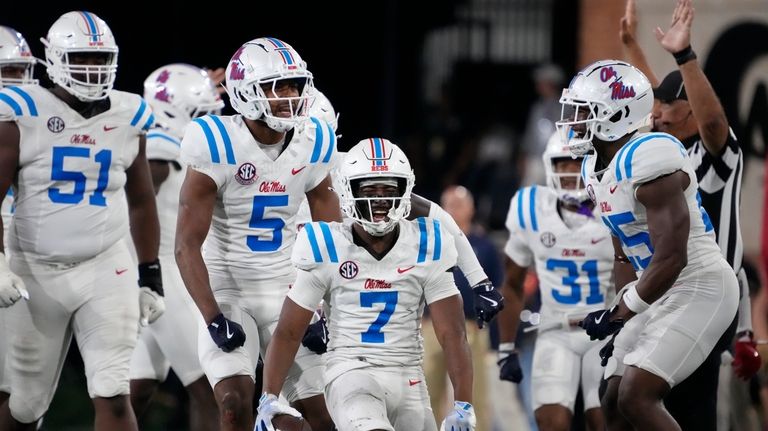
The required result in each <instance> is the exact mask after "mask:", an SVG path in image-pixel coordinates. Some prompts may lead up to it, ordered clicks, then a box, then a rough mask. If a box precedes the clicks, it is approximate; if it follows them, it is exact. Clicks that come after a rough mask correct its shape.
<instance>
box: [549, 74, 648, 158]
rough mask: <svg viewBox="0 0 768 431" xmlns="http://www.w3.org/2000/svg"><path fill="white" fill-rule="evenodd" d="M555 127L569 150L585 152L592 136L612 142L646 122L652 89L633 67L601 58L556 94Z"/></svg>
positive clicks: (643, 76)
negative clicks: (558, 111)
mask: <svg viewBox="0 0 768 431" xmlns="http://www.w3.org/2000/svg"><path fill="white" fill-rule="evenodd" d="M560 103H561V104H562V105H563V107H562V114H561V116H560V121H558V122H557V128H558V130H559V131H560V133H561V136H562V139H563V141H565V142H566V143H567V145H568V147H569V148H570V149H571V152H572V153H573V154H575V155H578V156H583V155H585V154H586V153H587V152H588V151H589V150H590V149H591V148H592V139H593V138H597V139H599V140H601V141H606V142H613V141H616V140H618V139H619V138H621V137H622V136H625V135H627V134H629V133H632V132H634V131H636V130H638V129H639V128H640V127H642V126H643V125H645V124H647V121H648V117H649V116H650V115H651V110H652V108H653V90H652V89H651V83H650V82H649V81H648V78H646V77H645V75H643V72H641V71H640V70H638V69H637V68H636V67H634V66H632V65H630V64H628V63H625V62H623V61H619V60H602V61H598V62H595V63H592V64H590V65H589V66H587V67H586V68H584V70H582V71H581V72H579V73H578V74H576V76H575V77H574V78H573V80H571V83H570V85H569V86H568V88H565V89H563V94H562V96H561V97H560Z"/></svg>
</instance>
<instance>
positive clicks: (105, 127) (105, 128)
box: [104, 126, 118, 132]
mask: <svg viewBox="0 0 768 431" xmlns="http://www.w3.org/2000/svg"><path fill="white" fill-rule="evenodd" d="M117 128H118V126H112V127H107V126H104V131H105V132H109V131H110V130H115V129H117Z"/></svg>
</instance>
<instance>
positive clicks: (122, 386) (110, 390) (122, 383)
mask: <svg viewBox="0 0 768 431" xmlns="http://www.w3.org/2000/svg"><path fill="white" fill-rule="evenodd" d="M129 393H130V383H129V380H128V374H127V373H126V374H124V375H122V376H118V375H116V373H115V372H111V371H106V370H105V371H99V372H97V373H96V374H94V376H93V378H91V379H90V380H89V382H88V395H90V397H91V398H112V397H116V396H118V395H128V394H129Z"/></svg>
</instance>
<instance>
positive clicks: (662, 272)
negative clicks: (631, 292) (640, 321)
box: [637, 249, 688, 304]
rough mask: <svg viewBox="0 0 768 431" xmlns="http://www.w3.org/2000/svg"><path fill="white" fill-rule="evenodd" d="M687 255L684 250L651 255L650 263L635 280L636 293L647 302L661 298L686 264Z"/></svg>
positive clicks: (650, 302) (651, 302)
mask: <svg viewBox="0 0 768 431" xmlns="http://www.w3.org/2000/svg"><path fill="white" fill-rule="evenodd" d="M687 261H688V256H687V253H686V251H685V250H682V251H678V253H664V254H662V253H658V249H657V253H656V254H654V255H653V258H652V259H651V263H650V265H648V268H646V270H645V271H643V275H642V276H641V277H640V280H639V281H638V282H637V293H638V295H640V298H642V299H643V300H644V301H645V302H646V303H647V304H653V303H654V302H656V300H657V299H659V298H661V297H662V296H663V295H664V294H665V293H666V292H667V291H668V290H669V289H670V288H671V287H672V286H673V285H674V284H675V281H677V278H678V276H680V273H681V272H682V271H683V268H685V265H686V264H687Z"/></svg>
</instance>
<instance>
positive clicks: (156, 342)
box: [131, 64, 224, 430]
mask: <svg viewBox="0 0 768 431" xmlns="http://www.w3.org/2000/svg"><path fill="white" fill-rule="evenodd" d="M144 99H145V100H146V101H147V103H149V106H150V107H151V108H152V112H153V113H154V115H155V124H154V126H153V127H152V128H151V129H150V130H149V132H148V134H147V159H148V160H149V168H150V171H151V173H152V181H153V184H154V189H155V194H156V199H157V211H158V216H159V218H160V253H159V254H160V260H162V261H163V262H164V267H163V288H164V289H165V292H166V295H165V298H166V306H167V310H166V312H165V313H164V314H163V316H161V317H160V318H159V319H158V320H157V321H156V322H155V323H153V324H152V325H149V326H148V327H146V328H143V329H142V330H141V335H140V337H139V342H138V344H137V345H136V350H134V351H133V357H132V359H131V403H132V404H133V409H134V411H135V412H136V416H137V417H141V415H142V414H143V413H144V412H145V411H146V409H147V407H148V406H149V403H150V400H151V398H152V395H153V393H154V392H155V390H156V389H157V386H158V385H159V383H160V382H161V381H163V380H165V378H166V377H167V376H168V371H169V370H170V368H171V367H173V371H174V372H175V373H176V375H177V376H178V378H179V380H180V381H181V383H182V384H183V385H184V387H185V388H186V389H187V393H188V394H189V399H190V408H189V413H190V429H192V430H214V429H217V427H218V422H219V421H218V410H217V408H216V402H215V400H214V399H213V392H212V390H211V387H210V385H209V384H208V381H207V380H206V379H205V378H204V373H203V369H202V368H201V367H200V361H199V360H198V358H197V326H198V320H199V319H200V314H199V313H198V311H197V308H196V307H195V304H194V302H192V298H190V296H189V293H187V290H186V289H185V288H184V283H183V281H182V279H181V274H180V273H179V270H178V266H177V265H176V262H175V260H174V257H173V246H174V236H175V234H176V215H177V213H178V207H179V191H180V190H181V183H182V181H183V180H184V174H185V172H186V167H185V166H184V165H182V164H181V161H180V153H181V138H182V137H183V136H184V129H185V128H186V127H187V125H188V124H189V123H190V122H191V121H192V120H193V119H195V118H198V117H201V116H203V115H206V114H210V113H214V114H217V113H219V112H220V111H221V109H222V108H224V102H222V100H221V97H220V96H219V93H218V91H217V90H216V86H215V85H214V84H213V82H212V81H211V80H210V78H209V77H208V74H207V73H206V72H205V71H204V70H203V69H200V68H198V67H195V66H191V65H188V64H169V65H166V66H163V67H160V68H158V69H157V70H155V71H154V72H152V73H151V74H150V75H149V77H147V79H146V80H145V81H144Z"/></svg>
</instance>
